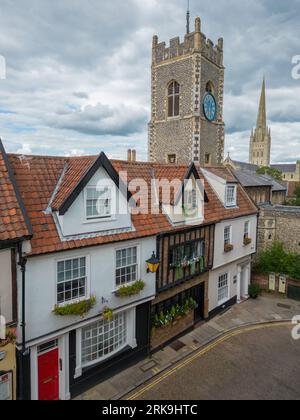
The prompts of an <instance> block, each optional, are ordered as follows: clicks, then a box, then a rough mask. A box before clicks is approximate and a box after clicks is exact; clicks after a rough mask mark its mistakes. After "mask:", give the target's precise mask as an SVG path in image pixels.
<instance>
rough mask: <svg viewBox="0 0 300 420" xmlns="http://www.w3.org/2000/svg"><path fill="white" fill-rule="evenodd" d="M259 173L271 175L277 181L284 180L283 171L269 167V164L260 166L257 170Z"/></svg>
mask: <svg viewBox="0 0 300 420" xmlns="http://www.w3.org/2000/svg"><path fill="white" fill-rule="evenodd" d="M256 173H257V175H269V176H271V177H272V178H273V179H275V180H276V181H282V180H283V179H282V172H281V171H279V170H278V169H274V168H269V166H263V167H261V168H258V169H257V171H256Z"/></svg>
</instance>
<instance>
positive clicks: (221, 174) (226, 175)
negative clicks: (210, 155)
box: [205, 166, 238, 183]
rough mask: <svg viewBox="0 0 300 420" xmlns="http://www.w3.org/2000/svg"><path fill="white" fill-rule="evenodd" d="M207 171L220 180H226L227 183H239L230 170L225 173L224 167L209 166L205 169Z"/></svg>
mask: <svg viewBox="0 0 300 420" xmlns="http://www.w3.org/2000/svg"><path fill="white" fill-rule="evenodd" d="M205 170H207V171H209V172H211V173H213V174H214V175H216V176H218V177H220V178H223V179H225V180H226V181H227V182H233V183H237V182H238V181H237V179H236V177H235V176H234V175H233V173H232V172H231V170H230V169H229V168H226V171H224V168H223V167H222V166H208V167H206V168H205Z"/></svg>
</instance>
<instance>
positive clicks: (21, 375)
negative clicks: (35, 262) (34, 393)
mask: <svg viewBox="0 0 300 420" xmlns="http://www.w3.org/2000/svg"><path fill="white" fill-rule="evenodd" d="M18 254H19V261H18V265H19V267H20V270H21V273H22V298H21V302H22V303H21V305H22V308H21V323H20V327H21V329H22V347H21V352H20V369H19V387H20V388H19V390H20V400H24V399H25V398H24V357H25V356H26V307H25V304H26V263H27V258H25V257H24V256H23V248H22V242H21V243H19V244H18Z"/></svg>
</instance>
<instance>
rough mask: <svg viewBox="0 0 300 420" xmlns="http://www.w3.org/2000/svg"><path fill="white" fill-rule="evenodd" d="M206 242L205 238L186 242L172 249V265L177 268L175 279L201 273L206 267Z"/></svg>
mask: <svg viewBox="0 0 300 420" xmlns="http://www.w3.org/2000/svg"><path fill="white" fill-rule="evenodd" d="M204 255H205V243H204V241H203V240H196V241H190V242H186V243H185V244H181V245H177V246H175V247H173V248H172V249H171V250H170V265H171V268H173V269H174V270H175V279H176V280H181V279H183V278H185V277H188V276H193V275H196V274H199V273H201V272H202V271H204V269H205V261H204Z"/></svg>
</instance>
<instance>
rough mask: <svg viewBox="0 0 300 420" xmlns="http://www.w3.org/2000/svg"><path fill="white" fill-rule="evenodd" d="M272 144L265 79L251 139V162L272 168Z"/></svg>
mask: <svg viewBox="0 0 300 420" xmlns="http://www.w3.org/2000/svg"><path fill="white" fill-rule="evenodd" d="M271 142H272V139H271V130H270V129H269V128H268V126H267V107H266V79H265V77H264V80H263V84H262V89H261V95H260V101H259V110H258V116H257V123H256V128H255V130H254V131H253V130H252V132H251V137H250V153H249V162H250V163H253V164H255V165H258V166H270V161H271Z"/></svg>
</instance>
